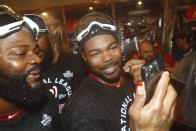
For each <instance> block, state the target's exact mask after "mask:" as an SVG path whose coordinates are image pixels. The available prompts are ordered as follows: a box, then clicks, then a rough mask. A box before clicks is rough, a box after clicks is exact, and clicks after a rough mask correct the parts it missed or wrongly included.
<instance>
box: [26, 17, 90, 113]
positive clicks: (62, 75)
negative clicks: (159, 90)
mask: <svg viewBox="0 0 196 131" xmlns="http://www.w3.org/2000/svg"><path fill="white" fill-rule="evenodd" d="M25 16H26V17H28V18H30V19H31V20H33V21H34V22H35V23H36V24H37V25H38V26H39V28H40V30H39V34H38V39H37V43H38V45H39V47H40V50H41V58H42V59H43V62H42V67H43V70H44V73H43V84H44V87H46V88H47V90H49V91H50V92H51V93H52V94H53V95H54V96H55V98H56V99H57V100H58V103H59V113H61V112H62V111H61V110H62V108H63V106H64V104H65V102H66V101H67V99H69V98H70V96H71V95H72V93H73V92H74V91H75V90H76V89H77V88H78V86H79V84H80V83H81V81H82V80H83V79H84V78H85V77H86V75H85V71H84V65H83V63H82V62H81V59H79V58H78V57H77V56H75V55H72V54H70V53H65V51H61V50H55V49H54V44H55V43H52V42H51V41H50V40H49V37H50V36H51V35H52V34H50V33H49V31H48V28H47V26H46V24H45V23H44V21H43V19H42V18H41V17H40V16H38V15H35V14H25ZM56 51H57V52H56ZM78 67H79V68H78Z"/></svg>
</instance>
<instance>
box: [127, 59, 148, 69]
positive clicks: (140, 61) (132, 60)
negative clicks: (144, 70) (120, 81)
mask: <svg viewBox="0 0 196 131" xmlns="http://www.w3.org/2000/svg"><path fill="white" fill-rule="evenodd" d="M139 63H145V61H144V60H141V59H131V60H129V61H128V62H126V63H125V65H124V67H123V69H124V71H125V72H129V70H130V68H131V66H133V65H135V64H136V65H137V64H139Z"/></svg>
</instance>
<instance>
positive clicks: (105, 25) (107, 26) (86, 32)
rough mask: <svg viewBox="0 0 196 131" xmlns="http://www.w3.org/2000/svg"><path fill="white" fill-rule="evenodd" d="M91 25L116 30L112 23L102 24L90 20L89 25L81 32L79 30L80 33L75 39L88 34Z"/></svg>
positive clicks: (80, 38)
mask: <svg viewBox="0 0 196 131" xmlns="http://www.w3.org/2000/svg"><path fill="white" fill-rule="evenodd" d="M93 25H98V26H100V27H101V28H103V29H107V30H111V31H115V30H116V26H114V25H111V24H102V23H99V22H97V21H93V22H91V23H90V24H89V26H88V27H87V28H86V29H84V30H83V31H82V32H80V34H79V35H78V36H77V37H76V39H77V40H78V41H81V40H82V38H83V37H84V36H85V34H88V33H89V31H90V29H91V27H92V26H93Z"/></svg>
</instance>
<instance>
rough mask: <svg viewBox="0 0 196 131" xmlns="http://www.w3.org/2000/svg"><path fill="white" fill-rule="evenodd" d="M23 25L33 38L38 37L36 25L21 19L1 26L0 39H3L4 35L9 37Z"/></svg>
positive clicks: (28, 20)
mask: <svg viewBox="0 0 196 131" xmlns="http://www.w3.org/2000/svg"><path fill="white" fill-rule="evenodd" d="M23 24H25V25H24V26H26V27H27V28H28V29H29V30H30V32H31V33H32V34H33V35H34V36H35V37H36V36H37V35H38V33H39V27H38V25H37V24H36V23H35V22H33V21H32V20H31V19H29V18H27V17H23V19H22V20H21V21H16V22H13V23H10V24H7V25H4V26H1V27H0V38H1V37H5V36H6V35H9V34H11V33H13V32H15V31H18V30H20V29H21V27H22V25H23Z"/></svg>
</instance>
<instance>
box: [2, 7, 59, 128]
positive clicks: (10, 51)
mask: <svg viewBox="0 0 196 131" xmlns="http://www.w3.org/2000/svg"><path fill="white" fill-rule="evenodd" d="M38 32H39V27H38V25H37V24H36V23H35V22H33V21H32V20H31V19H29V18H27V17H25V16H23V17H22V19H21V18H19V17H17V16H16V14H15V12H14V11H12V10H11V9H10V8H9V7H7V6H5V5H0V105H1V106H0V130H1V131H27V130H28V131H59V130H60V129H59V126H58V122H59V121H58V120H59V119H58V106H57V105H56V104H55V102H54V100H52V97H49V95H48V94H47V93H46V91H45V90H44V88H43V87H41V62H42V60H41V58H40V49H39V47H38V45H37V40H36V37H37V35H38Z"/></svg>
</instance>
